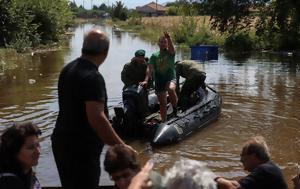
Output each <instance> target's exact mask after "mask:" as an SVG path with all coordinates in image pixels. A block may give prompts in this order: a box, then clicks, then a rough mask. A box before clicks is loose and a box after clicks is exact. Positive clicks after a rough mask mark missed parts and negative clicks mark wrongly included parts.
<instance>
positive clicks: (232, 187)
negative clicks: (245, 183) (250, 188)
mask: <svg viewBox="0 0 300 189" xmlns="http://www.w3.org/2000/svg"><path fill="white" fill-rule="evenodd" d="M215 181H216V182H217V184H218V189H243V188H242V187H241V185H240V184H239V183H238V182H237V181H235V180H227V179H225V178H222V177H218V178H216V179H215Z"/></svg>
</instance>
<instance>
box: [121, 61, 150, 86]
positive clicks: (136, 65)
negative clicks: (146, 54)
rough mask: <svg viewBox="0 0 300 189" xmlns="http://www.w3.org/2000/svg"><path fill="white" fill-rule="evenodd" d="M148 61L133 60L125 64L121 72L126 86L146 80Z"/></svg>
mask: <svg viewBox="0 0 300 189" xmlns="http://www.w3.org/2000/svg"><path fill="white" fill-rule="evenodd" d="M146 70H147V63H146V62H145V63H140V62H136V61H131V62H129V63H127V64H125V65H124V67H123V70H122V72H121V80H122V81H123V83H124V85H125V86H124V88H125V87H128V86H130V85H134V84H135V85H138V84H139V82H142V81H144V79H145V77H146Z"/></svg>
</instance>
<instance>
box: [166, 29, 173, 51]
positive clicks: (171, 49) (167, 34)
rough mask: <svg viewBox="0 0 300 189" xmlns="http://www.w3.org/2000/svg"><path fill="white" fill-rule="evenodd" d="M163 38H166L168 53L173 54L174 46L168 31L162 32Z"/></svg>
mask: <svg viewBox="0 0 300 189" xmlns="http://www.w3.org/2000/svg"><path fill="white" fill-rule="evenodd" d="M164 35H165V38H166V39H167V40H168V51H169V53H170V54H175V48H174V45H173V42H172V39H171V36H170V34H169V33H168V32H165V33H164Z"/></svg>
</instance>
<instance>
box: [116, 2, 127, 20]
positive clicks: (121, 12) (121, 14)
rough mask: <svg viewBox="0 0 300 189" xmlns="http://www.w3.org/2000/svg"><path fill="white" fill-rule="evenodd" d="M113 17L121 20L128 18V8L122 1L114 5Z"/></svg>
mask: <svg viewBox="0 0 300 189" xmlns="http://www.w3.org/2000/svg"><path fill="white" fill-rule="evenodd" d="M112 18H117V19H119V20H126V19H127V18H128V10H127V8H126V7H125V6H124V4H123V3H122V1H117V2H116V4H114V5H113V6H112Z"/></svg>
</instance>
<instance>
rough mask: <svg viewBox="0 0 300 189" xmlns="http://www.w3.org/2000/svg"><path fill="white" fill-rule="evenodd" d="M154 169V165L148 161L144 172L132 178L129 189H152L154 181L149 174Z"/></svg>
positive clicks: (143, 169)
mask: <svg viewBox="0 0 300 189" xmlns="http://www.w3.org/2000/svg"><path fill="white" fill-rule="evenodd" d="M152 167H153V163H152V162H150V161H148V162H147V163H146V165H145V166H144V167H143V168H142V170H141V171H140V172H139V173H138V174H137V175H135V176H134V177H133V178H132V180H131V182H130V185H129V186H128V189H150V188H151V187H152V181H151V180H150V178H149V174H150V171H151V170H152Z"/></svg>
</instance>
